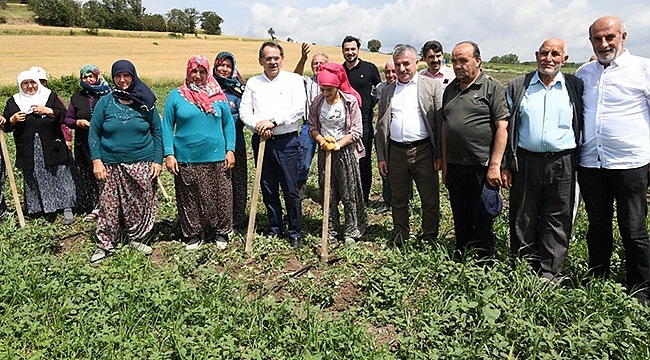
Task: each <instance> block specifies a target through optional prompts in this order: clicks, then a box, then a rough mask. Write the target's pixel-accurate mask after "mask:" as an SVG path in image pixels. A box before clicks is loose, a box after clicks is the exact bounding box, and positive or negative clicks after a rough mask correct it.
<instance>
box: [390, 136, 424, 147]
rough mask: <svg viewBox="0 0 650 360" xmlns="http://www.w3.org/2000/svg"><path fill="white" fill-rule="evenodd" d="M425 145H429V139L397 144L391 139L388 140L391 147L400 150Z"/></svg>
mask: <svg viewBox="0 0 650 360" xmlns="http://www.w3.org/2000/svg"><path fill="white" fill-rule="evenodd" d="M427 143H431V142H430V141H429V138H426V139H422V140H417V141H413V142H410V143H404V142H397V141H395V140H393V139H390V144H391V145H394V146H397V147H398V148H402V149H412V148H414V147H418V146H420V145H424V144H427Z"/></svg>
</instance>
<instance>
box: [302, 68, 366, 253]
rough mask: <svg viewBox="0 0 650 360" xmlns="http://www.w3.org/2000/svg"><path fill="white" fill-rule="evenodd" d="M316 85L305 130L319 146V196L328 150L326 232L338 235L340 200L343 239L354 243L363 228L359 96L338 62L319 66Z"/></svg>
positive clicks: (361, 233) (364, 221) (364, 223)
mask: <svg viewBox="0 0 650 360" xmlns="http://www.w3.org/2000/svg"><path fill="white" fill-rule="evenodd" d="M318 85H319V86H320V90H321V93H320V94H319V95H318V96H316V98H314V101H312V103H311V105H310V107H309V130H310V132H311V137H312V138H313V139H314V140H316V142H317V143H318V144H320V148H321V150H320V151H319V152H318V173H319V174H320V176H319V178H318V182H319V184H320V188H321V198H322V196H323V188H324V183H325V176H324V173H325V170H324V169H325V153H326V152H332V154H331V156H332V182H331V189H332V191H331V193H330V194H331V195H330V209H329V211H330V212H329V220H328V221H329V229H330V234H329V235H330V237H331V238H337V236H338V234H337V232H336V231H337V229H338V227H339V221H340V220H339V216H340V215H339V210H338V203H339V201H340V202H342V203H343V211H344V216H345V232H344V238H345V242H346V243H347V244H354V242H355V241H356V239H358V238H359V237H360V236H361V235H363V233H364V231H365V229H366V213H365V209H364V204H363V191H362V188H361V175H360V173H359V158H361V157H363V156H364V155H365V153H366V150H365V148H364V147H363V143H362V142H361V135H362V134H363V128H362V126H361V111H360V110H359V107H360V106H361V97H360V96H359V93H357V92H356V91H355V90H354V89H353V88H352V86H350V82H349V81H348V77H347V75H346V73H345V70H344V69H343V66H342V65H341V64H338V63H334V62H327V63H324V64H321V65H320V68H319V71H318Z"/></svg>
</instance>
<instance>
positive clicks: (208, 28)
mask: <svg viewBox="0 0 650 360" xmlns="http://www.w3.org/2000/svg"><path fill="white" fill-rule="evenodd" d="M222 22H223V19H222V18H221V16H219V15H218V14H217V13H216V12H214V11H204V12H203V13H202V14H201V29H203V31H205V33H206V34H210V35H221V23H222Z"/></svg>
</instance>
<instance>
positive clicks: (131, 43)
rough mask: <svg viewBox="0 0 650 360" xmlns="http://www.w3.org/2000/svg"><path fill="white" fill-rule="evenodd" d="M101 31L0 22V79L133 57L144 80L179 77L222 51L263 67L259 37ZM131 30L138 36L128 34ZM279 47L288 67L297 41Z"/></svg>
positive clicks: (337, 57)
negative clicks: (191, 62)
mask: <svg viewBox="0 0 650 360" xmlns="http://www.w3.org/2000/svg"><path fill="white" fill-rule="evenodd" d="M104 32H106V33H107V34H108V35H109V36H89V35H86V34H85V32H84V30H83V29H79V28H76V29H71V28H55V27H52V28H47V27H40V26H39V27H33V26H32V27H30V26H12V25H0V42H1V43H2V44H3V65H2V67H1V68H0V84H2V85H11V84H14V83H15V81H16V76H18V73H19V72H20V71H22V70H24V69H28V68H29V67H31V66H41V67H43V68H44V69H45V70H46V71H47V72H48V74H50V75H52V76H54V77H60V76H64V75H71V74H77V73H78V71H79V69H80V68H81V67H82V66H83V65H85V64H89V63H91V64H95V65H97V66H99V68H100V69H101V70H102V71H104V72H105V73H110V68H111V65H112V63H113V62H114V61H115V60H118V59H124V58H126V59H129V60H131V61H133V63H134V64H135V65H136V68H137V70H138V74H139V75H140V76H141V77H142V78H143V79H148V80H150V81H156V80H160V79H178V81H181V80H182V79H184V78H185V76H184V73H185V65H186V63H187V60H188V59H189V58H190V57H191V56H192V55H195V54H201V55H204V56H206V57H208V58H209V59H214V56H215V55H216V54H217V53H219V52H221V51H230V52H232V53H233V54H235V57H236V58H237V68H238V70H239V71H240V72H242V74H244V75H245V76H246V77H250V76H252V75H255V74H259V73H260V72H261V71H262V68H261V66H260V65H259V63H258V60H257V58H258V50H259V46H260V45H261V44H262V42H263V41H264V39H249V38H239V37H233V36H214V35H207V36H199V37H195V36H194V35H185V38H172V37H169V36H168V34H166V33H144V32H136V33H134V32H126V31H117V30H109V31H104V30H102V31H101V33H104ZM70 34H74V35H77V36H70ZM134 34H135V35H137V36H138V37H127V36H129V35H130V36H133V35H134ZM282 46H283V47H284V49H285V61H284V68H285V70H288V71H293V68H294V67H295V65H296V63H297V62H298V60H299V59H300V44H299V43H286V42H282ZM311 51H312V54H315V53H317V52H322V53H326V54H328V55H329V56H330V59H332V60H333V61H341V62H342V61H343V57H342V55H341V49H340V47H334V46H319V45H313V46H312V47H311ZM360 56H361V57H362V58H363V59H365V60H368V61H371V62H374V63H375V64H377V66H381V67H383V65H384V63H385V62H386V60H388V59H389V56H388V55H383V54H377V53H369V52H362V54H361V55H360ZM305 70H306V71H307V70H309V67H308V66H307V68H306V69H305Z"/></svg>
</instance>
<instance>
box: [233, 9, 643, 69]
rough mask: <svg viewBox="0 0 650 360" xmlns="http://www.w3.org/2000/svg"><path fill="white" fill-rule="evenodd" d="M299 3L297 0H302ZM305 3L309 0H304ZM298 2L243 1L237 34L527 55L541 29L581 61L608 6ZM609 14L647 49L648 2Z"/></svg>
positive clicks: (633, 45)
mask: <svg viewBox="0 0 650 360" xmlns="http://www.w3.org/2000/svg"><path fill="white" fill-rule="evenodd" d="M303 4H304V3H303ZM310 4H311V3H310ZM321 4H323V5H316V6H305V5H301V3H300V2H296V1H292V2H280V1H265V2H259V1H258V2H254V3H252V4H251V5H250V19H249V21H246V22H244V24H243V25H242V27H240V28H238V30H237V31H241V34H239V35H243V36H253V37H266V36H267V30H268V29H269V28H270V27H273V29H274V30H275V31H276V36H277V37H278V38H279V39H286V38H288V37H291V38H292V39H294V40H296V41H307V42H314V43H317V44H321V45H333V46H338V45H339V44H340V41H341V40H342V39H343V38H344V37H345V36H346V35H354V36H357V37H359V38H361V40H362V46H363V47H365V46H366V44H367V41H368V40H370V39H379V40H380V41H381V42H382V45H383V46H382V49H381V51H385V52H388V51H390V50H391V49H392V47H393V46H394V45H396V44H398V43H410V44H412V45H413V46H415V47H416V48H419V47H420V46H421V45H422V44H423V43H424V42H425V41H427V40H431V39H437V40H440V41H441V42H442V43H443V45H444V47H445V51H447V52H449V51H450V50H451V48H452V47H453V45H454V44H456V43H457V42H459V41H463V40H472V41H475V42H477V43H478V44H479V46H480V47H481V52H482V54H483V57H484V58H485V59H489V58H490V57H492V56H494V55H503V54H507V53H515V54H517V55H518V56H519V58H520V59H522V60H532V59H533V58H534V51H535V50H536V49H537V47H538V46H539V44H540V43H541V42H542V40H544V39H545V38H547V37H561V38H564V39H565V40H566V41H567V43H568V44H569V51H570V54H571V60H573V61H577V62H580V61H585V60H586V59H588V58H589V56H590V55H591V53H592V50H591V46H590V44H589V41H588V38H587V29H588V27H589V25H590V24H591V23H592V22H593V21H594V20H595V19H596V18H598V17H599V16H602V15H605V14H607V13H609V12H610V11H611V1H604V0H589V1H588V0H539V1H520V0H487V1H486V0H467V1H463V2H462V3H454V2H450V1H448V0H397V1H395V2H391V3H383V4H375V5H369V4H368V2H364V3H359V2H358V1H353V0H350V1H348V0H341V1H339V2H333V3H329V4H328V3H327V2H323V3H321ZM616 11H617V13H616V15H618V16H620V17H622V18H623V19H624V20H626V24H627V28H628V33H629V37H628V42H627V47H628V48H630V50H631V51H632V52H633V53H634V54H637V55H641V56H646V57H650V39H648V38H647V37H646V36H644V34H647V33H649V32H650V9H648V8H647V6H645V5H644V4H643V3H642V2H641V1H640V0H633V1H627V2H625V3H619V5H617V7H616Z"/></svg>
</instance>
